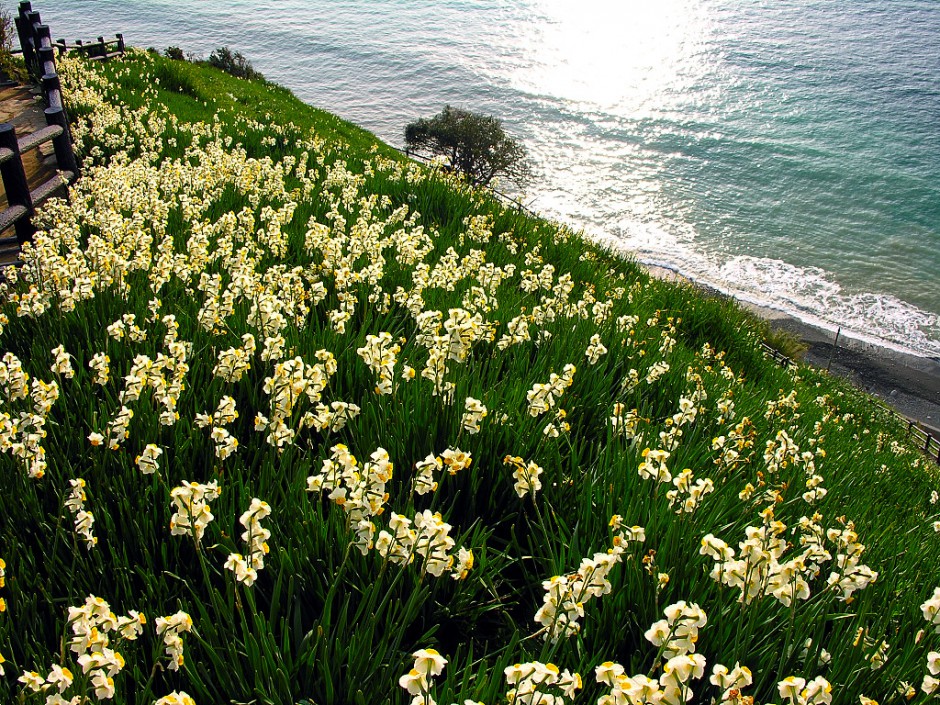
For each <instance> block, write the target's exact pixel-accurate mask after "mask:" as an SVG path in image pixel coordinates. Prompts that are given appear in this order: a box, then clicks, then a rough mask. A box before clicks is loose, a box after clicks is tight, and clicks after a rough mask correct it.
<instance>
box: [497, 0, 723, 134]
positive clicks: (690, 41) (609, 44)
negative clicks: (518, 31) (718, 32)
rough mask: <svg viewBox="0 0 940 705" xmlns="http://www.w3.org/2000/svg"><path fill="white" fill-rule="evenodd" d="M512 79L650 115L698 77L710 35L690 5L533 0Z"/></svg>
mask: <svg viewBox="0 0 940 705" xmlns="http://www.w3.org/2000/svg"><path fill="white" fill-rule="evenodd" d="M527 12H528V14H529V21H528V22H526V25H527V26H526V27H525V28H524V34H522V36H521V37H520V39H521V40H522V41H523V42H524V43H523V44H522V51H521V58H523V59H524V60H523V61H522V62H520V65H519V66H518V67H517V69H516V71H515V72H514V76H513V82H514V83H516V84H517V85H518V87H520V88H523V89H524V90H527V91H531V92H533V93H536V94H539V95H545V96H551V97H553V98H561V99H567V100H572V101H577V102H589V103H594V104H596V105H597V106H598V107H600V108H604V109H608V110H614V111H615V112H617V113H622V112H624V111H629V112H631V113H633V114H634V116H635V117H636V116H637V115H636V113H637V112H638V111H639V112H641V113H645V112H656V111H658V110H661V109H663V108H664V107H666V106H664V105H663V104H662V103H663V100H664V97H665V94H667V93H668V94H673V95H674V94H676V93H679V92H681V90H682V88H683V85H688V84H690V83H691V82H692V81H694V80H696V79H697V78H699V77H700V76H701V74H702V72H703V71H705V70H706V68H707V67H706V66H705V65H704V64H703V61H702V54H703V53H704V51H705V48H706V47H705V43H706V41H707V38H708V33H709V22H708V17H707V13H706V11H705V9H704V7H703V5H702V3H700V2H695V1H694V0H665V1H663V0H659V1H656V2H653V1H649V0H645V1H642V2H623V1H622V0H586V1H585V2H577V3H573V2H570V1H568V0H536V1H534V2H533V3H532V4H531V5H530V7H529V8H528V10H527Z"/></svg>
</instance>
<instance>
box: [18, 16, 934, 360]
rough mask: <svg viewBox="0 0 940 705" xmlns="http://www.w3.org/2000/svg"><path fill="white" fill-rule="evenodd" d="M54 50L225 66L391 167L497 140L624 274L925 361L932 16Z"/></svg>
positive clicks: (68, 32) (340, 23) (547, 203)
mask: <svg viewBox="0 0 940 705" xmlns="http://www.w3.org/2000/svg"><path fill="white" fill-rule="evenodd" d="M34 6H35V8H36V9H38V10H40V11H41V13H42V17H43V21H44V22H47V23H48V24H50V25H51V27H52V33H53V37H55V38H58V37H64V38H66V39H68V40H69V41H72V40H74V39H76V38H83V39H89V38H92V37H96V36H98V35H99V34H104V35H109V36H110V35H113V34H114V33H116V32H123V33H124V35H125V36H126V38H127V40H128V42H129V43H131V44H133V45H137V46H141V47H147V46H154V47H157V48H159V49H161V50H162V49H164V48H165V47H167V46H170V45H174V46H179V47H181V48H182V49H183V50H184V51H186V52H193V53H195V54H198V55H202V56H206V55H208V53H210V52H211V51H212V50H213V49H214V48H216V47H219V46H222V45H228V46H229V47H231V48H233V49H236V50H239V51H241V52H242V53H243V54H245V55H246V56H247V57H248V58H249V59H250V60H251V62H252V63H253V65H254V67H255V68H257V69H258V70H260V71H261V72H262V73H264V75H265V76H266V77H268V78H269V79H271V80H274V81H276V82H278V83H281V84H283V85H285V86H287V87H288V88H290V89H291V90H293V91H294V93H295V94H296V95H297V96H298V97H300V98H301V99H303V100H305V101H307V102H309V103H312V104H315V105H317V106H318V107H322V108H324V109H326V110H330V111H332V112H334V113H337V114H339V115H340V116H342V117H344V118H346V119H349V120H351V121H353V122H355V123H358V124H359V125H361V126H363V127H365V128H367V129H369V130H371V131H373V132H374V133H375V134H377V135H378V136H379V137H381V138H382V139H384V140H386V141H387V142H390V143H392V144H395V145H401V144H402V142H403V135H402V133H403V128H404V125H405V124H406V123H407V122H408V121H410V120H413V119H414V118H416V117H420V116H430V115H432V114H434V113H436V112H438V111H439V110H440V109H441V108H442V107H443V106H444V105H445V104H450V105H454V106H459V107H464V108H468V109H471V110H475V111H480V112H484V113H488V114H492V115H495V116H497V117H499V118H501V119H502V120H503V122H504V125H505V127H506V128H507V130H508V131H509V132H510V133H511V134H512V135H514V136H516V137H517V138H518V139H519V140H521V141H522V142H523V143H524V144H525V146H526V148H527V149H528V151H529V154H530V155H531V157H532V159H533V161H534V164H535V178H534V180H533V182H532V183H531V184H530V185H529V186H528V188H527V190H526V192H525V195H524V199H525V200H526V202H527V203H529V205H530V206H531V207H532V208H533V209H535V210H537V211H539V212H541V213H544V214H545V215H548V216H550V217H553V218H556V219H558V220H561V221H563V222H566V223H569V224H571V225H573V226H575V227H576V228H581V229H583V230H584V231H585V232H586V233H587V234H588V235H589V236H591V237H594V238H597V239H599V240H602V241H604V242H606V243H609V244H611V245H613V246H615V247H618V248H621V249H623V250H624V251H626V252H629V253H632V254H634V255H635V256H636V257H637V259H639V260H640V261H643V262H646V263H650V264H657V265H661V266H665V267H668V268H671V269H674V270H676V271H678V272H680V273H681V274H684V275H686V276H688V277H690V278H692V279H694V280H697V281H702V282H704V283H708V284H710V285H712V286H714V287H716V288H718V289H720V290H722V291H724V292H727V293H730V294H733V295H735V296H737V297H739V298H741V299H744V300H747V301H750V302H753V303H758V304H762V305H764V306H767V307H770V308H775V309H779V310H781V311H785V312H788V313H790V314H793V315H796V316H797V317H800V318H802V319H804V320H806V321H808V322H811V323H816V324H819V325H822V326H824V327H827V328H829V329H831V330H836V329H837V328H839V327H841V328H842V330H843V334H846V333H848V334H854V335H856V336H857V337H861V338H863V339H868V340H871V341H874V342H878V343H880V344H886V345H890V346H895V347H899V348H902V349H907V350H912V351H916V352H918V353H920V354H923V355H931V356H940V39H938V37H940V3H938V2H937V1H936V0H853V2H846V3H843V2H833V1H832V0H630V1H625V0H578V1H577V2H574V1H573V0H407V1H406V0H277V1H273V2H269V3H259V2H249V1H248V0H191V1H190V2H179V0H39V1H38V2H34Z"/></svg>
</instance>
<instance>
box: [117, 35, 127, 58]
mask: <svg viewBox="0 0 940 705" xmlns="http://www.w3.org/2000/svg"><path fill="white" fill-rule="evenodd" d="M115 36H116V37H117V40H118V51H119V52H121V53H122V54H123V53H124V50H125V46H124V35H123V34H121V33H118V34H116V35H115Z"/></svg>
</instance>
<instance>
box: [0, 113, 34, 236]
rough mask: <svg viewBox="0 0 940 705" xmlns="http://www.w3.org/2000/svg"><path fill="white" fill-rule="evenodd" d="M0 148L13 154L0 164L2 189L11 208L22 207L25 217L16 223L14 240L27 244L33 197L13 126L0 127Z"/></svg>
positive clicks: (30, 231)
mask: <svg viewBox="0 0 940 705" xmlns="http://www.w3.org/2000/svg"><path fill="white" fill-rule="evenodd" d="M0 148H6V149H9V150H10V151H11V152H13V158H12V159H8V160H7V161H5V162H4V163H3V164H0V177H2V178H3V187H4V188H5V189H6V192H7V201H8V202H9V204H10V205H11V206H23V207H24V208H25V209H26V216H25V217H23V218H20V219H19V220H18V221H16V225H15V227H16V239H17V241H18V242H19V243H20V244H23V243H24V242H28V241H29V240H31V239H32V237H33V232H34V229H33V225H32V215H33V213H34V212H35V209H34V208H33V197H32V196H31V195H30V193H29V183H28V182H27V181H26V171H25V170H24V169H23V160H22V157H21V156H20V146H19V143H18V142H17V140H16V130H15V129H14V128H13V125H11V124H9V123H4V124H2V125H0Z"/></svg>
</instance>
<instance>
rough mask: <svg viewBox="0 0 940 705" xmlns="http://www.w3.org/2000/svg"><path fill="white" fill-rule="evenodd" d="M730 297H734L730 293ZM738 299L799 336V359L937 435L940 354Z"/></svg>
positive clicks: (667, 276) (657, 271)
mask: <svg viewBox="0 0 940 705" xmlns="http://www.w3.org/2000/svg"><path fill="white" fill-rule="evenodd" d="M640 265H641V266H642V267H643V268H644V269H645V270H646V271H647V272H648V273H649V274H650V276H652V277H655V278H657V279H664V280H667V281H676V282H685V283H687V284H689V285H691V286H694V287H697V288H700V289H703V290H705V291H707V292H708V293H709V294H713V295H716V296H726V295H725V294H723V293H722V292H720V291H718V290H717V289H714V288H713V287H709V286H703V285H702V284H700V283H698V282H693V281H691V280H689V279H687V278H686V277H683V276H682V275H681V274H679V273H677V272H675V271H673V270H671V269H666V268H665V267H660V266H656V265H647V264H642V263H640ZM730 298H733V297H730ZM735 301H736V302H737V303H738V305H740V306H742V307H743V308H745V309H747V310H749V311H751V312H752V313H754V314H755V315H757V316H759V317H761V318H763V319H764V320H766V321H767V322H768V323H769V324H770V326H771V327H772V328H774V329H777V330H782V331H786V332H787V333H791V334H792V335H794V336H796V337H797V338H799V339H800V340H802V341H803V342H804V343H805V344H806V345H807V346H808V349H807V351H806V353H805V354H804V355H803V358H802V360H799V361H798V362H803V363H805V364H807V365H810V366H812V367H816V368H819V369H826V368H827V367H828V368H829V371H830V374H833V375H835V376H838V377H842V378H843V379H846V380H848V381H849V382H851V383H852V384H853V385H854V386H856V387H857V388H859V389H861V390H862V391H864V392H867V393H868V394H871V395H872V396H874V397H876V398H877V399H880V400H881V401H883V402H884V403H885V404H887V405H888V406H890V407H892V408H893V409H895V410H896V411H897V412H898V413H900V414H901V415H903V416H906V417H907V418H909V419H912V420H914V421H916V422H918V423H919V424H921V425H922V426H924V427H926V428H927V430H928V432H932V433H933V435H934V436H937V437H940V360H937V359H935V358H930V357H923V356H920V355H914V354H910V353H905V352H901V351H899V350H894V349H892V348H889V347H884V346H880V345H876V344H875V343H871V342H868V341H864V340H859V339H857V338H853V337H851V336H848V335H840V336H839V340H838V345H836V344H835V333H833V332H832V331H829V330H826V329H825V328H822V327H820V326H814V325H812V324H810V323H806V322H804V321H801V320H800V319H798V318H797V317H795V316H793V315H790V314H788V313H784V312H782V311H778V310H776V309H771V308H767V307H764V306H758V305H756V304H751V303H749V302H747V301H742V300H740V299H735Z"/></svg>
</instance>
